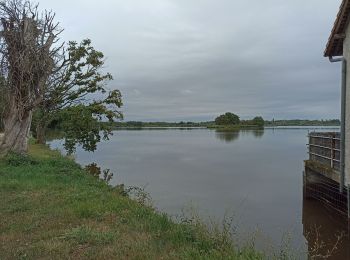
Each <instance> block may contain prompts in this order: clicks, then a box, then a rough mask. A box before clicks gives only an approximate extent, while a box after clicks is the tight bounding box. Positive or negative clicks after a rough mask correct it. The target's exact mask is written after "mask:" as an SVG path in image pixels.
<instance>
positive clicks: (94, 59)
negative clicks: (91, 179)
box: [32, 39, 122, 152]
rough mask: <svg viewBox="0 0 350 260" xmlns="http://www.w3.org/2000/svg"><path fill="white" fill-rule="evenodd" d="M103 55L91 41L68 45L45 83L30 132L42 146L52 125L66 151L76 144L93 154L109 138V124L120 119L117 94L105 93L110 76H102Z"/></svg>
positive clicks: (71, 149)
mask: <svg viewBox="0 0 350 260" xmlns="http://www.w3.org/2000/svg"><path fill="white" fill-rule="evenodd" d="M103 65H104V55H103V53H102V52H99V51H96V50H95V49H94V48H93V47H92V45H91V41H90V40H88V39H86V40H83V41H82V42H81V43H80V44H78V43H76V42H69V44H68V49H67V53H66V55H65V57H64V59H63V61H62V62H61V63H60V65H58V66H57V70H56V72H55V73H54V74H52V75H51V77H50V78H49V80H48V82H47V86H46V90H45V94H44V96H43V102H42V103H41V104H40V106H39V108H38V109H37V110H36V111H35V114H34V120H33V127H32V129H33V131H34V133H35V137H36V138H37V142H39V143H45V141H46V140H45V135H46V130H47V128H48V126H49V125H50V124H52V123H53V122H60V123H59V126H60V128H61V130H62V131H63V132H64V133H65V147H66V149H67V150H68V151H69V152H73V151H74V149H75V146H76V145H77V144H80V145H82V147H83V148H84V149H85V150H88V151H94V150H95V149H96V144H97V143H98V142H99V141H100V140H101V139H107V138H108V136H109V135H110V134H111V127H110V124H105V123H102V122H104V121H108V122H110V123H112V122H114V121H116V120H117V119H120V118H122V113H121V112H120V111H119V108H120V107H121V106H122V100H121V93H120V91H119V90H112V91H108V90H107V88H106V82H107V81H110V80H112V76H111V75H110V74H109V73H103V72H101V70H102V67H103Z"/></svg>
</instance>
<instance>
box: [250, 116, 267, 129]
mask: <svg viewBox="0 0 350 260" xmlns="http://www.w3.org/2000/svg"><path fill="white" fill-rule="evenodd" d="M252 124H253V125H256V126H259V127H263V126H264V125H265V120H264V119H263V118H262V117H261V116H257V117H254V118H253V120H252Z"/></svg>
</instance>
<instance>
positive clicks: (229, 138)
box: [215, 129, 264, 143]
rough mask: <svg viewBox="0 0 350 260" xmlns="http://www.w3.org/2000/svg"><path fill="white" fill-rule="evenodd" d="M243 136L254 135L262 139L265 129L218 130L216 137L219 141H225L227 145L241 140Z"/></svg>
mask: <svg viewBox="0 0 350 260" xmlns="http://www.w3.org/2000/svg"><path fill="white" fill-rule="evenodd" d="M241 135H252V136H254V137H255V138H262V137H263V136H264V129H254V130H236V131H234V130H233V131H227V130H216V131H215V136H216V138H217V139H219V140H221V141H224V142H225V143H232V142H234V141H236V140H238V139H239V138H240V136H241Z"/></svg>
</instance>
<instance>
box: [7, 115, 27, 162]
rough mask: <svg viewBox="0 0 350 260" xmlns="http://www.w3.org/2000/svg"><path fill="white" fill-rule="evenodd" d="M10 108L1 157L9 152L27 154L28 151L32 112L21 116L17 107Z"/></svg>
mask: <svg viewBox="0 0 350 260" xmlns="http://www.w3.org/2000/svg"><path fill="white" fill-rule="evenodd" d="M10 110H11V111H8V113H6V114H7V116H5V118H4V124H5V131H4V137H3V138H2V140H1V142H0V157H2V156H5V155H6V154H7V153H9V152H15V153H20V154H25V153H27V151H28V139H29V134H30V125H31V122H32V112H31V111H29V112H25V113H24V114H23V115H22V116H21V117H20V116H19V113H18V110H17V109H15V108H12V109H10Z"/></svg>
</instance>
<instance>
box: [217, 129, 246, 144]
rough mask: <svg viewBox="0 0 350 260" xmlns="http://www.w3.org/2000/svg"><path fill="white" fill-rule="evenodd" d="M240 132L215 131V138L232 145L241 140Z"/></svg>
mask: <svg viewBox="0 0 350 260" xmlns="http://www.w3.org/2000/svg"><path fill="white" fill-rule="evenodd" d="M239 134H240V131H220V130H216V131H215V136H216V138H218V139H219V140H221V141H224V142H225V143H231V142H234V141H235V140H237V139H238V138H239Z"/></svg>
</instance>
